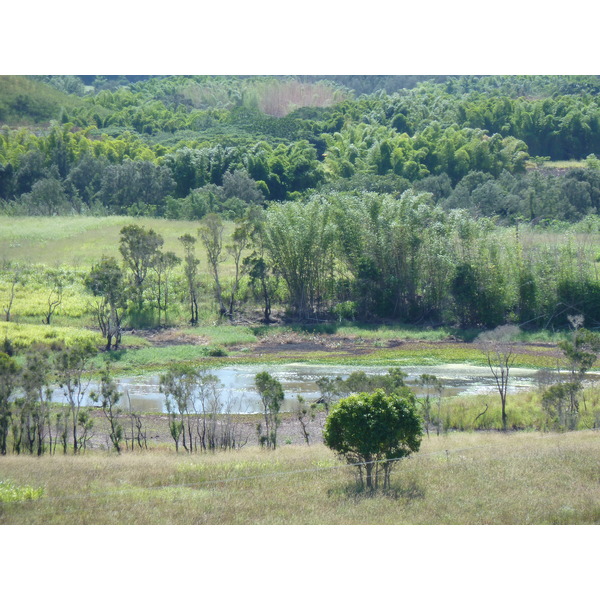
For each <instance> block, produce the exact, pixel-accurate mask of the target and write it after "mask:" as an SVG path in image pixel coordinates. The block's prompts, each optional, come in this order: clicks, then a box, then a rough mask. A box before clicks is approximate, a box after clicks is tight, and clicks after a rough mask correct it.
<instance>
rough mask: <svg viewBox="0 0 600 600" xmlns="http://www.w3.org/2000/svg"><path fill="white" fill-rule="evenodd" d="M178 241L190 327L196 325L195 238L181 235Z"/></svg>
mask: <svg viewBox="0 0 600 600" xmlns="http://www.w3.org/2000/svg"><path fill="white" fill-rule="evenodd" d="M179 241H180V242H181V244H182V245H183V252H184V256H183V272H184V274H185V279H186V281H187V292H188V298H189V302H190V315H191V316H190V325H197V324H198V288H199V286H200V283H199V281H198V265H199V264H200V261H199V260H198V259H197V258H196V255H195V250H196V238H195V237H194V236H192V235H190V234H185V235H182V236H181V237H180V238H179Z"/></svg>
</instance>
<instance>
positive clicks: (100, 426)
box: [87, 410, 326, 449]
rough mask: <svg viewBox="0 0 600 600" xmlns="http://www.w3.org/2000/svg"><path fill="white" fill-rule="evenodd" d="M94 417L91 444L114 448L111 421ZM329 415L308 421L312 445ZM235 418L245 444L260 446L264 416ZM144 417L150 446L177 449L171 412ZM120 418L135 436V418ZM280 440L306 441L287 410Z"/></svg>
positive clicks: (320, 436)
mask: <svg viewBox="0 0 600 600" xmlns="http://www.w3.org/2000/svg"><path fill="white" fill-rule="evenodd" d="M91 416H92V418H93V419H94V431H93V436H92V438H91V440H90V441H89V442H88V444H87V447H88V448H90V449H106V448H111V446H112V444H111V441H110V437H109V427H108V421H107V420H106V418H105V417H104V415H103V414H102V412H101V411H96V410H93V411H92V415H91ZM325 417H326V415H325V413H324V412H319V413H317V414H316V415H315V419H314V420H313V421H311V422H310V423H309V424H308V427H307V430H308V433H309V441H310V443H311V444H312V443H317V442H322V441H323V424H324V422H325ZM234 418H235V420H236V423H237V425H236V429H237V431H238V433H239V439H240V440H241V443H242V444H243V445H246V446H258V434H257V432H256V426H257V425H258V424H259V423H263V420H262V419H263V417H262V415H260V414H249V415H236V416H235V417H234ZM141 419H142V424H143V430H142V431H144V432H145V435H146V440H147V443H148V447H155V446H157V445H167V446H169V445H172V446H173V448H174V447H175V443H174V441H173V438H172V437H171V434H170V432H169V419H168V417H167V415H159V414H143V415H142V416H141ZM119 420H120V422H121V425H122V426H123V430H124V433H125V436H126V438H127V439H128V440H129V439H130V438H131V437H132V432H131V421H130V419H129V417H127V416H125V415H122V416H121V417H120V419H119ZM263 426H264V423H263ZM135 434H136V432H135V430H134V432H133V435H134V437H135ZM277 440H278V445H280V446H283V445H289V444H294V445H297V444H299V445H304V444H306V440H305V439H304V436H303V434H302V428H301V426H300V423H299V421H298V420H297V419H296V418H295V417H294V416H293V415H292V414H290V413H284V414H282V415H281V424H280V425H279V428H278V430H277ZM129 443H130V442H128V445H129ZM122 446H123V449H125V442H123V443H122ZM134 446H136V448H137V444H134Z"/></svg>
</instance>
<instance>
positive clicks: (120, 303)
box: [85, 256, 126, 351]
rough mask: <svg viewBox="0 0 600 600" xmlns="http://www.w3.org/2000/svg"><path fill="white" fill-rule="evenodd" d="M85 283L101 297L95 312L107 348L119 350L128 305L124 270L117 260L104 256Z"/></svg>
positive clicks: (93, 292) (95, 294)
mask: <svg viewBox="0 0 600 600" xmlns="http://www.w3.org/2000/svg"><path fill="white" fill-rule="evenodd" d="M85 285H86V287H87V288H88V289H89V290H90V291H91V292H92V294H94V296H96V297H98V298H99V301H98V303H97V304H96V306H95V307H94V312H95V316H96V321H97V323H98V327H99V328H100V331H101V333H102V335H103V336H104V337H105V338H106V350H107V351H108V350H110V349H111V346H112V348H113V349H114V350H117V348H118V347H119V344H120V343H121V321H122V319H123V310H124V308H125V305H126V296H125V283H124V278H123V272H122V271H121V269H120V267H119V265H118V264H117V261H116V260H115V259H114V258H112V257H110V258H109V257H106V256H103V257H102V259H101V261H100V262H99V263H97V264H95V265H94V266H93V267H92V269H91V271H90V273H89V274H88V275H87V277H86V279H85ZM113 340H114V344H113Z"/></svg>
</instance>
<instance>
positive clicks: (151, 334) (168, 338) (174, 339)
mask: <svg viewBox="0 0 600 600" xmlns="http://www.w3.org/2000/svg"><path fill="white" fill-rule="evenodd" d="M127 333H130V334H133V335H137V336H138V337H141V338H144V339H145V340H148V341H149V342H150V343H151V344H152V345H153V346H158V347H163V346H182V345H193V346H207V345H208V338H206V337H205V336H202V335H190V334H188V333H183V332H182V331H181V330H180V329H177V328H176V327H169V328H161V329H145V330H144V329H140V330H133V331H127Z"/></svg>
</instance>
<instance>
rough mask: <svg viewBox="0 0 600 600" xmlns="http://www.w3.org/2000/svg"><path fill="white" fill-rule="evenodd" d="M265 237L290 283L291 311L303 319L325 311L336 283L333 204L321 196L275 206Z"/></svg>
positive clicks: (277, 266) (274, 261) (269, 213)
mask: <svg viewBox="0 0 600 600" xmlns="http://www.w3.org/2000/svg"><path fill="white" fill-rule="evenodd" d="M264 240H265V241H264V243H265V248H266V250H267V253H268V256H269V258H270V261H271V263H272V264H273V268H274V269H275V270H277V272H279V273H280V274H281V276H282V278H283V279H284V281H285V282H286V284H287V288H288V292H289V304H290V308H291V310H292V311H293V312H294V313H295V314H296V315H297V316H299V317H300V318H307V317H311V316H313V315H314V314H315V313H318V312H319V311H321V310H323V309H324V305H325V302H326V298H327V296H328V291H329V290H328V288H330V286H331V285H332V284H333V281H332V280H333V277H332V275H333V274H332V267H333V265H334V260H333V256H332V253H333V248H334V224H333V223H332V222H331V219H330V218H329V207H328V206H327V205H326V204H325V203H322V202H321V201H320V199H318V198H317V199H312V200H311V201H310V202H308V203H306V204H301V203H297V202H288V203H287V204H284V205H273V206H271V207H270V208H269V210H268V211H267V221H266V224H265V236H264Z"/></svg>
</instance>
